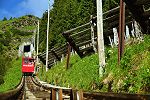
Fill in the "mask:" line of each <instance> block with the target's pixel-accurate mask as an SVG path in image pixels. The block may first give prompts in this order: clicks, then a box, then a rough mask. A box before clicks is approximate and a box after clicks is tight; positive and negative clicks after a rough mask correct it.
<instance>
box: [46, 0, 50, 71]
mask: <svg viewBox="0 0 150 100" xmlns="http://www.w3.org/2000/svg"><path fill="white" fill-rule="evenodd" d="M49 7H50V0H48V20H47V43H46V72H47V71H48V34H49Z"/></svg>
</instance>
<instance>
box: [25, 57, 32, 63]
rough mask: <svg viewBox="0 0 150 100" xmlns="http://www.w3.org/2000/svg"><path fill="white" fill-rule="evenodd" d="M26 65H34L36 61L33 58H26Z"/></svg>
mask: <svg viewBox="0 0 150 100" xmlns="http://www.w3.org/2000/svg"><path fill="white" fill-rule="evenodd" d="M24 63H25V64H32V63H34V59H31V58H27V57H26V58H24Z"/></svg>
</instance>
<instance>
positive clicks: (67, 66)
mask: <svg viewBox="0 0 150 100" xmlns="http://www.w3.org/2000/svg"><path fill="white" fill-rule="evenodd" d="M67 44H68V53H67V62H66V69H68V68H69V61H70V51H71V47H70V44H69V43H67Z"/></svg>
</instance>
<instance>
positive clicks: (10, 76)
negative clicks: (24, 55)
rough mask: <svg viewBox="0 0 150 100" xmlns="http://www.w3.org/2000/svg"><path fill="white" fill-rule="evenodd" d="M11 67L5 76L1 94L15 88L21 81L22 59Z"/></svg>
mask: <svg viewBox="0 0 150 100" xmlns="http://www.w3.org/2000/svg"><path fill="white" fill-rule="evenodd" d="M11 65H12V66H11V68H9V69H8V70H7V72H6V74H5V76H4V84H1V85H0V92H4V91H7V90H10V89H13V88H15V87H16V86H17V85H18V84H19V82H20V80H21V77H22V73H21V58H19V59H18V60H13V61H12V62H11Z"/></svg>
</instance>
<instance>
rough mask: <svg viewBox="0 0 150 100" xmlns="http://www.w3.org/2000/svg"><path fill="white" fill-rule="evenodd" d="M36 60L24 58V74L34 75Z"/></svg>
mask: <svg viewBox="0 0 150 100" xmlns="http://www.w3.org/2000/svg"><path fill="white" fill-rule="evenodd" d="M34 66H35V63H34V59H33V58H31V57H22V73H23V74H25V75H32V74H33V73H34Z"/></svg>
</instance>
